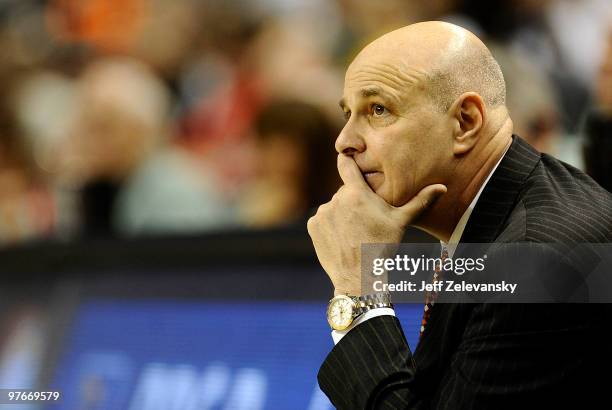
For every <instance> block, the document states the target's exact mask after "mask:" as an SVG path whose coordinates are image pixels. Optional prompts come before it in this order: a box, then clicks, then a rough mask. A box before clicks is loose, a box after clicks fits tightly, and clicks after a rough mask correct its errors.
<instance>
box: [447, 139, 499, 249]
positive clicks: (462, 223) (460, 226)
mask: <svg viewBox="0 0 612 410" xmlns="http://www.w3.org/2000/svg"><path fill="white" fill-rule="evenodd" d="M509 147H510V145H508V147H506V150H505V151H504V153H503V154H502V156H501V157H500V158H499V161H497V164H495V166H494V167H493V169H492V170H491V172H490V173H489V175H488V176H487V179H485V181H484V183H483V184H482V186H481V187H480V189H479V190H478V193H477V194H476V196H475V197H474V199H472V202H471V203H470V204H469V205H468V207H467V209H466V210H465V212H464V213H463V215H462V216H461V219H459V222H457V225H456V226H455V229H454V230H453V233H452V234H451V237H450V239H449V240H448V243H445V242H443V241H440V245H441V246H442V249H446V250H447V252H448V257H449V258H452V257H453V254H454V253H455V249H456V248H457V245H458V244H459V241H460V240H461V235H463V231H464V230H465V227H466V226H467V223H468V220H469V219H470V215H472V211H473V210H474V208H475V207H476V202H478V198H480V195H481V194H482V191H484V189H485V186H487V183H488V182H489V179H491V176H492V175H493V173H494V172H495V170H496V169H497V167H498V166H499V164H500V162H501V161H502V159H503V158H504V156H505V155H506V152H507V151H508V148H509Z"/></svg>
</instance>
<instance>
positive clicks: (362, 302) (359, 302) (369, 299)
mask: <svg viewBox="0 0 612 410" xmlns="http://www.w3.org/2000/svg"><path fill="white" fill-rule="evenodd" d="M352 299H353V301H354V302H355V306H356V309H355V313H354V315H353V317H354V318H357V317H359V316H360V315H362V314H364V313H365V312H367V311H368V310H372V309H377V308H393V304H392V303H391V295H390V294H389V292H378V293H371V294H368V295H363V296H353V297H352Z"/></svg>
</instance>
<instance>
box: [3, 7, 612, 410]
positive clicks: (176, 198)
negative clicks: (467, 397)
mask: <svg viewBox="0 0 612 410" xmlns="http://www.w3.org/2000/svg"><path fill="white" fill-rule="evenodd" d="M433 19H435V20H445V21H450V22H453V23H456V24H459V25H461V26H463V27H466V28H468V29H470V30H471V31H473V32H474V33H475V34H477V35H478V36H479V37H480V38H481V39H483V40H484V41H485V43H486V44H487V45H488V46H489V47H490V48H491V50H492V51H493V53H494V55H495V56H496V58H497V59H498V61H499V62H500V64H501V66H502V70H503V72H504V76H505V78H506V82H507V90H508V106H509V110H510V114H511V116H512V118H513V120H514V125H515V133H516V134H518V135H520V136H522V137H523V138H525V139H526V140H527V141H528V142H530V143H531V144H532V145H534V146H535V147H536V148H537V149H539V150H540V151H543V152H547V153H550V154H552V155H554V156H556V157H558V158H560V159H562V160H564V161H566V162H568V163H570V164H572V165H574V166H576V167H578V168H581V169H583V170H585V171H587V172H589V173H590V174H591V175H592V176H593V177H594V178H595V179H596V180H597V181H598V182H599V183H600V184H601V185H602V186H604V187H605V188H607V189H608V190H612V166H611V160H612V3H610V1H609V0H500V1H496V2H492V1H487V0H404V1H401V0H387V1H384V2H371V1H359V0H242V1H239V0H223V1H221V0H173V1H162V0H121V1H118V0H46V1H45V0H0V50H2V51H1V58H0V90H2V92H1V93H0V273H1V274H2V275H3V276H2V277H3V279H4V281H3V282H4V286H3V287H2V289H0V308H1V310H0V329H2V332H0V333H1V334H2V336H0V388H35V387H36V388H43V387H44V388H50V387H52V386H59V387H58V388H62V389H63V390H64V393H65V395H66V400H65V401H64V404H60V405H58V406H59V407H53V408H65V409H106V408H108V409H120V408H130V409H164V410H165V409H170V408H172V409H177V410H178V409H204V408H227V409H234V408H245V409H246V408H249V409H251V408H279V409H287V408H292V409H293V408H295V409H297V408H310V409H315V408H317V409H318V408H328V406H329V404H328V403H327V401H326V399H325V397H324V396H322V394H321V393H320V392H319V391H318V389H317V388H316V379H315V375H316V370H317V368H318V365H319V363H320V361H321V360H322V359H323V358H324V356H325V354H326V353H327V351H329V349H331V345H332V343H331V338H330V337H329V334H328V329H327V327H326V323H325V319H324V309H325V306H324V303H325V300H326V298H327V297H328V296H329V295H330V293H331V290H330V288H329V284H328V283H327V282H326V279H325V276H324V274H323V273H322V272H321V271H320V269H319V268H318V267H317V265H316V260H315V258H314V255H313V252H312V249H311V247H310V244H309V243H308V238H307V234H306V230H305V221H306V219H307V218H308V217H309V216H310V215H311V214H312V213H313V212H314V211H315V210H316V208H317V206H318V205H320V204H321V203H324V202H326V201H327V200H329V198H330V197H331V196H332V195H333V193H334V192H335V190H336V189H337V187H338V186H339V180H338V176H337V173H336V170H335V151H334V149H333V145H334V140H335V137H336V136H337V134H338V132H339V130H340V129H341V127H342V123H343V117H342V113H341V111H340V109H339V108H338V106H337V101H338V100H339V98H340V96H341V94H342V86H343V76H344V70H345V68H346V66H347V65H348V63H349V62H350V61H351V59H352V58H353V57H354V56H355V54H356V53H357V52H358V51H359V50H360V49H361V48H362V47H363V46H364V45H365V44H367V43H368V42H370V41H372V40H373V39H374V38H376V37H377V36H379V35H381V34H383V33H385V32H387V31H390V30H393V29H395V28H399V27H401V26H404V25H407V24H410V23H414V22H417V21H423V20H433ZM408 236H409V239H410V240H413V241H416V240H419V241H421V240H428V238H426V237H424V235H423V234H420V233H418V232H412V231H411V232H410V233H409V234H408ZM237 284H239V285H238V288H239V290H236V291H235V287H236V285H237ZM405 309H406V313H405V315H404V317H403V320H405V321H406V323H405V327H406V328H407V329H412V330H410V332H412V333H410V335H409V340H416V339H410V338H412V337H415V338H416V333H417V331H416V329H417V327H416V326H417V325H416V324H417V322H418V320H419V318H418V312H417V311H418V310H419V309H420V307H415V309H412V308H411V307H410V306H408V307H405ZM411 309H412V310H411ZM279 310H281V311H283V312H285V314H286V317H284V319H283V320H285V322H282V321H279V319H278V315H279V313H278V311H279ZM228 312H233V314H230V313H228ZM292 315H293V316H292ZM245 316H246V318H247V319H248V320H245ZM221 319H222V320H221ZM235 321H237V322H235ZM413 322H414V323H413ZM270 326H271V327H270ZM413 328H414V329H413ZM135 329H137V330H135ZM308 329H310V330H308ZM407 333H409V332H407ZM118 335H121V337H118ZM211 335H216V336H215V337H211ZM219 335H222V336H224V337H223V338H219V337H220V336H219ZM309 337H310V338H313V339H312V340H310V339H309ZM227 340H231V341H232V342H231V343H227V342H224V341H227ZM254 340H256V341H257V342H254ZM247 342H248V343H247ZM257 343H260V344H257ZM224 344H226V345H227V346H225V348H224V349H222V348H221V347H222V346H223V345H224ZM305 344H308V347H305ZM264 346H265V347H264ZM179 351H180V352H183V355H180V354H178V353H177V352H179ZM143 352H146V353H143ZM254 358H258V360H259V361H256V362H252V360H254ZM298 362H299V363H301V364H300V365H299V366H301V367H297V368H292V367H291V366H294V365H296V363H298ZM164 385H172V386H175V389H174V391H173V392H172V394H170V395H168V394H166V395H164V394H161V393H159V391H160V390H164V389H162V388H160V387H159V386H164ZM198 386H199V387H198ZM202 386H204V387H202ZM288 386H289V387H288ZM194 392H199V393H197V394H196V393H194ZM202 392H204V393H202ZM201 393H202V394H203V395H202V394H201ZM200 396H202V397H200ZM113 400H114V401H113ZM164 400H166V401H164ZM169 403H172V404H169ZM0 407H2V405H1V404H0ZM36 408H38V407H36Z"/></svg>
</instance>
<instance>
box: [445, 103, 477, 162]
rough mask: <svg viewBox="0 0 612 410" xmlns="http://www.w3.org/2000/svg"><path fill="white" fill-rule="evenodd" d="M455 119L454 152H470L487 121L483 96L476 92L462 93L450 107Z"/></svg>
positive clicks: (460, 153)
mask: <svg viewBox="0 0 612 410" xmlns="http://www.w3.org/2000/svg"><path fill="white" fill-rule="evenodd" d="M450 114H451V115H452V116H453V120H454V124H455V126H454V130H453V139H454V141H453V154H455V155H463V154H466V153H467V152H469V151H470V150H471V149H472V148H473V147H474V145H476V142H477V141H478V136H479V133H480V130H481V129H482V127H483V124H484V121H485V115H486V110H485V104H484V101H483V99H482V97H481V96H480V95H479V94H477V93H474V92H469V93H464V94H462V95H461V96H460V97H459V98H457V100H455V102H454V103H453V104H452V106H451V108H450Z"/></svg>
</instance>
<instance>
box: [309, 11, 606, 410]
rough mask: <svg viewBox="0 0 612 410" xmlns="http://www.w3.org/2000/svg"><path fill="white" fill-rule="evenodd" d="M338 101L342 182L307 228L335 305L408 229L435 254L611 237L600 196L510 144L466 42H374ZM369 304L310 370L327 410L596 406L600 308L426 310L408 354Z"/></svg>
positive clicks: (451, 30) (488, 78)
mask: <svg viewBox="0 0 612 410" xmlns="http://www.w3.org/2000/svg"><path fill="white" fill-rule="evenodd" d="M340 105H341V107H342V109H343V110H344V112H345V114H346V118H347V122H346V125H345V127H344V129H343V130H342V131H341V133H340V135H339V136H338V138H337V141H336V149H337V151H338V170H339V173H340V176H341V177H342V179H343V181H344V186H343V187H341V188H340V190H339V191H338V192H337V193H336V194H335V195H334V197H333V198H332V200H331V201H330V202H329V203H327V204H324V205H322V206H321V207H320V208H319V210H318V211H317V214H316V215H315V216H314V217H312V218H311V219H310V220H309V221H308V231H309V234H310V236H311V238H312V241H313V244H314V246H315V249H316V252H317V256H318V258H319V261H320V263H321V265H322V267H323V268H324V269H325V271H326V272H327V274H328V275H329V277H330V279H331V281H332V283H333V285H334V288H335V295H337V296H338V295H349V296H351V297H353V298H355V297H360V296H361V297H362V299H363V300H366V299H367V298H368V297H369V296H365V295H363V294H362V292H361V276H360V245H361V244H362V243H396V242H399V241H400V240H401V238H402V235H403V234H404V231H405V228H406V227H407V226H409V225H413V226H416V227H418V228H420V229H422V230H424V231H426V232H428V233H430V234H431V235H433V236H435V237H436V238H437V239H439V240H440V241H441V242H442V243H443V245H444V246H445V245H446V244H448V243H451V244H456V243H458V242H466V243H469V242H473V243H489V242H540V243H559V242H565V243H585V242H586V243H595V242H597V243H599V242H601V243H607V242H610V237H611V231H612V200H611V197H610V195H609V193H607V192H606V191H605V190H603V189H602V188H601V187H599V186H598V185H597V184H596V183H595V182H593V181H592V180H591V179H590V178H589V177H588V176H586V175H585V174H583V173H582V172H580V171H578V170H576V169H574V168H572V167H570V166H568V165H566V164H563V163H561V162H560V161H558V160H556V159H554V158H552V157H550V156H548V155H545V154H540V153H538V152H537V151H535V150H534V149H533V148H532V147H530V146H529V145H528V144H527V143H525V142H524V141H523V140H521V139H520V137H518V136H514V135H513V134H512V121H511V119H510V117H509V114H508V111H507V109H506V107H505V84H504V79H503V76H502V74H501V70H500V68H499V66H498V64H497V63H496V61H495V60H494V59H493V57H492V56H491V54H490V53H489V51H488V49H487V48H486V46H485V45H484V44H483V43H482V42H481V41H480V40H479V39H478V38H476V37H475V36H474V35H473V34H472V33H470V32H468V31H466V30H464V29H462V28H460V27H457V26H454V25H451V24H447V23H442V22H426V23H419V24H414V25H411V26H408V27H404V28H402V29H399V30H396V31H393V32H391V33H388V34H386V35H384V36H382V37H380V38H379V39H377V40H375V41H374V42H373V43H371V44H369V45H368V46H367V47H366V48H365V49H363V50H362V51H361V52H360V53H359V55H358V56H357V57H356V58H355V60H354V61H353V62H352V63H351V65H350V66H349V68H348V70H347V73H346V77H345V87H344V96H343V99H342V101H341V103H340ZM450 256H452V255H450ZM339 297H340V298H341V296H339ZM374 297H378V296H376V295H374ZM377 300H378V301H379V302H380V301H381V299H377ZM383 302H384V300H383ZM364 303H365V302H364ZM372 306H373V307H374V308H373V309H371V310H369V311H368V312H367V313H366V314H363V315H361V316H359V317H357V318H356V319H355V321H354V322H353V323H351V324H350V326H349V327H348V328H347V329H345V330H342V331H338V330H334V331H333V337H334V341H335V342H336V346H335V347H334V349H333V350H332V351H331V353H330V354H329V356H328V357H327V358H326V360H325V362H324V363H323V365H322V367H321V369H320V371H319V375H318V380H319V384H320V386H321V388H322V390H323V391H324V392H325V393H326V394H327V395H328V396H329V398H330V399H331V401H332V403H334V405H336V406H337V407H338V408H341V409H362V408H368V409H370V408H371V409H396V408H402V409H412V408H419V409H421V408H436V409H455V408H470V409H501V408H518V406H521V408H537V407H538V406H539V405H546V406H547V407H550V408H568V407H571V406H578V407H576V408H586V407H587V405H588V403H598V406H601V405H602V403H601V402H598V400H599V399H600V398H601V397H602V396H603V395H604V390H602V389H601V386H602V383H603V380H604V378H602V377H600V376H598V373H597V372H598V371H600V370H601V369H602V368H603V369H605V370H608V369H607V368H606V367H605V366H607V365H608V363H609V362H610V356H611V354H610V347H609V346H610V343H609V341H608V340H605V339H606V338H605V337H604V336H605V333H603V332H604V330H605V329H606V328H607V327H608V326H609V323H610V322H609V321H610V315H609V313H608V312H609V309H608V307H607V306H608V305H589V304H582V305H569V304H537V305H535V304H532V305H527V304H436V305H432V306H430V309H429V313H428V317H427V320H426V323H424V327H423V329H422V330H423V333H422V335H421V338H420V342H419V344H418V346H417V349H416V351H415V352H414V354H412V352H411V350H410V347H409V346H408V344H407V342H406V338H405V337H404V334H403V332H402V329H401V327H400V324H399V321H398V320H397V319H396V318H395V317H394V312H393V310H392V309H391V308H390V307H389V304H388V303H380V304H378V305H376V306H374V305H372ZM381 306H382V307H381ZM338 311H340V312H342V310H341V309H340V310H337V312H338ZM338 329H341V327H338Z"/></svg>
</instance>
